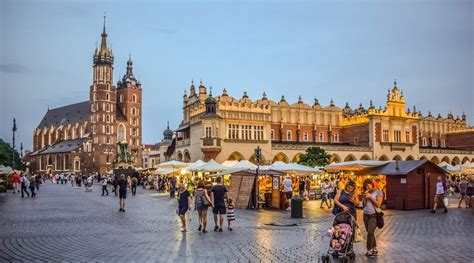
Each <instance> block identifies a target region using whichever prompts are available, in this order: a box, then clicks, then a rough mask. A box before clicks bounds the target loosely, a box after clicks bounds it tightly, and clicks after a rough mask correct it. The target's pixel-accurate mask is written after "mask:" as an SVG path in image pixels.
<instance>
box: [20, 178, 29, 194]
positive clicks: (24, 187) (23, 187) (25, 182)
mask: <svg viewBox="0 0 474 263" xmlns="http://www.w3.org/2000/svg"><path fill="white" fill-rule="evenodd" d="M28 184H29V182H28V178H27V177H26V176H25V175H24V174H22V175H21V177H20V185H21V197H22V198H23V197H25V195H24V193H26V194H27V195H28V197H30V193H29V192H28Z"/></svg>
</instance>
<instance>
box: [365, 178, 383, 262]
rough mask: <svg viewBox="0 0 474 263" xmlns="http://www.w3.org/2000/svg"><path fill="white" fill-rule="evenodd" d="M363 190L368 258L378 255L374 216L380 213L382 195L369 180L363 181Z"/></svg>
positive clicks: (375, 219)
mask: <svg viewBox="0 0 474 263" xmlns="http://www.w3.org/2000/svg"><path fill="white" fill-rule="evenodd" d="M363 188H364V190H365V192H364V201H363V204H364V226H365V230H366V231H367V253H365V255H366V256H368V257H374V256H377V255H378V250H377V242H376V240H375V230H376V229H377V218H376V214H377V213H379V212H381V210H380V207H381V206H382V201H383V193H382V191H380V189H377V187H376V183H374V182H373V181H372V180H371V179H365V180H364V184H363Z"/></svg>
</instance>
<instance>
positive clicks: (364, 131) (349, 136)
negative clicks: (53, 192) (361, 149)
mask: <svg viewBox="0 0 474 263" xmlns="http://www.w3.org/2000/svg"><path fill="white" fill-rule="evenodd" d="M356 137H357V141H358V143H357V144H358V145H369V124H368V123H364V124H357V125H352V126H347V127H344V128H342V129H341V131H340V141H341V142H343V143H352V144H353V143H354V138H356Z"/></svg>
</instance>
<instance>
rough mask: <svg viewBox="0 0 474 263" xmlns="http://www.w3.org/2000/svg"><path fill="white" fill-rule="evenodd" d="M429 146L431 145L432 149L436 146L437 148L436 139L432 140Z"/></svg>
mask: <svg viewBox="0 0 474 263" xmlns="http://www.w3.org/2000/svg"><path fill="white" fill-rule="evenodd" d="M431 144H432V145H433V147H436V146H438V145H437V144H438V140H436V139H433V141H432V143H431Z"/></svg>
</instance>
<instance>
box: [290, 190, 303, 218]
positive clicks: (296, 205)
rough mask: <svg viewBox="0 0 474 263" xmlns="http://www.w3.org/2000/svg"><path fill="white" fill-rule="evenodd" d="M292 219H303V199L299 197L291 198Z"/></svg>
mask: <svg viewBox="0 0 474 263" xmlns="http://www.w3.org/2000/svg"><path fill="white" fill-rule="evenodd" d="M291 218H303V199H302V198H301V197H300V196H298V195H297V196H294V197H293V198H291Z"/></svg>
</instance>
